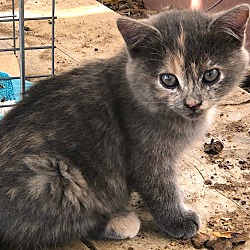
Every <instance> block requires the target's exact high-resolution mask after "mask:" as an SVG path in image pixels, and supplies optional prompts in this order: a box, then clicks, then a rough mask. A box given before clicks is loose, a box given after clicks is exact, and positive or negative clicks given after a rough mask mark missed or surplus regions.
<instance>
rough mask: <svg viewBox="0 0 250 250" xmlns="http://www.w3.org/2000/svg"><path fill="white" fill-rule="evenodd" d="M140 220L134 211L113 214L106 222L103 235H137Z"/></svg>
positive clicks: (115, 237)
mask: <svg viewBox="0 0 250 250" xmlns="http://www.w3.org/2000/svg"><path fill="white" fill-rule="evenodd" d="M139 229H140V220H139V219H138V217H137V216H136V215H135V213H134V212H127V213H121V214H116V215H114V217H113V218H111V220H110V221H109V222H108V224H107V226H106V228H105V232H104V235H103V237H104V238H109V239H127V238H133V237H135V236H136V235H137V233H138V232H139Z"/></svg>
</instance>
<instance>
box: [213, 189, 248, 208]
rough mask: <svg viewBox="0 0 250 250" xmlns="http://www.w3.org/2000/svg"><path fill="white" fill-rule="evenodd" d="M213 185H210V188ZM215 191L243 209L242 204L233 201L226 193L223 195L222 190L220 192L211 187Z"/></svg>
mask: <svg viewBox="0 0 250 250" xmlns="http://www.w3.org/2000/svg"><path fill="white" fill-rule="evenodd" d="M212 187H213V186H211V188H212ZM213 189H214V191H215V192H217V193H219V194H220V195H222V196H224V197H225V198H226V199H228V200H230V201H231V202H233V203H234V204H235V205H237V206H238V207H239V208H240V209H242V210H243V208H242V206H241V205H239V204H238V203H237V202H235V201H234V200H232V199H230V198H228V197H227V196H226V195H224V194H223V193H222V192H220V191H219V190H217V189H216V188H213Z"/></svg>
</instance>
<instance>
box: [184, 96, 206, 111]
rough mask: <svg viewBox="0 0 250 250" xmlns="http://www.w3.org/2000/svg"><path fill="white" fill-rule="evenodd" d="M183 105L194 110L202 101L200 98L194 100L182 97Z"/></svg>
mask: <svg viewBox="0 0 250 250" xmlns="http://www.w3.org/2000/svg"><path fill="white" fill-rule="evenodd" d="M184 105H185V106H186V107H187V108H189V109H190V110H192V111H195V110H197V109H198V108H199V107H200V106H201V105H202V101H201V100H195V99H193V98H185V99H184Z"/></svg>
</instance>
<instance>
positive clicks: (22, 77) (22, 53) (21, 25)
mask: <svg viewBox="0 0 250 250" xmlns="http://www.w3.org/2000/svg"><path fill="white" fill-rule="evenodd" d="M18 7H19V47H20V53H19V56H20V82H21V94H23V93H24V92H25V42H24V35H25V34H24V0H19V1H18Z"/></svg>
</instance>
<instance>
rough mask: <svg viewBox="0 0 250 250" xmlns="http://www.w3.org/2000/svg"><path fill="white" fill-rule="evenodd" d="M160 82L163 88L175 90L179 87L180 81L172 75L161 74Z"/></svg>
mask: <svg viewBox="0 0 250 250" xmlns="http://www.w3.org/2000/svg"><path fill="white" fill-rule="evenodd" d="M160 81H161V85H162V86H163V87H165V88H169V89H173V88H175V87H176V86H178V85H179V81H178V79H177V77H176V76H175V75H172V74H161V75H160Z"/></svg>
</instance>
